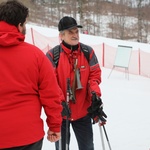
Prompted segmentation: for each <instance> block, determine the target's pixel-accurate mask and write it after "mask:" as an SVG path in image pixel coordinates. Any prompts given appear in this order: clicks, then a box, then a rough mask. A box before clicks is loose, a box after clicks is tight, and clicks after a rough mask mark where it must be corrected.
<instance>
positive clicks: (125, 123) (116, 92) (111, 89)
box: [28, 25, 150, 150]
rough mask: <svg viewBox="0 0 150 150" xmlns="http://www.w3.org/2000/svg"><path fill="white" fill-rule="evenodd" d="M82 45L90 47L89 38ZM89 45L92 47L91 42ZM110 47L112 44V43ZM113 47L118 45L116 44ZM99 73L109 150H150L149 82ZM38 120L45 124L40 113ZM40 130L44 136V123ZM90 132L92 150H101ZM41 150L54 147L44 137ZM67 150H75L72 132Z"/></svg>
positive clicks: (106, 71)
mask: <svg viewBox="0 0 150 150" xmlns="http://www.w3.org/2000/svg"><path fill="white" fill-rule="evenodd" d="M28 27H30V25H28ZM32 27H33V28H34V29H36V30H37V31H39V32H41V33H43V34H44V32H43V31H45V29H42V28H41V27H40V28H38V27H37V26H33V25H32ZM41 30H42V31H41ZM52 31H53V32H52ZM45 33H46V34H47V33H48V32H45ZM57 34H58V31H57V30H51V36H53V35H54V36H56V35H57ZM83 36H86V35H82V38H83ZM82 38H81V40H82ZM105 40H107V39H105ZM85 42H87V44H89V43H91V38H90V39H89V41H88V39H87V38H86V41H85ZM85 42H84V43H85ZM93 42H94V44H95V43H96V41H95V40H94V41H93ZM109 42H110V40H109ZM112 43H113V44H115V43H114V41H113V42H112ZM123 43H124V44H126V45H129V44H130V42H127V41H123ZM117 44H119V43H118V42H117V43H116V45H117ZM135 45H138V46H141V47H142V45H144V46H145V44H141V45H140V44H139V43H135ZM147 67H149V66H147ZM101 69H102V83H101V85H100V88H101V90H102V100H103V103H104V111H105V113H106V114H107V116H108V118H107V124H106V125H105V128H106V132H107V135H108V139H109V142H110V145H111V148H112V150H150V129H149V127H150V120H149V119H150V118H149V117H150V109H149V105H150V102H149V100H150V78H146V77H142V76H138V75H132V74H129V79H128V78H126V74H125V73H124V72H119V71H116V70H113V71H112V73H111V75H110V77H109V78H108V76H109V74H110V72H111V69H106V68H101ZM41 117H42V118H43V120H44V122H45V119H46V116H45V114H44V112H42V115H41ZM44 128H45V133H47V130H48V128H47V125H46V122H45V124H44ZM93 131H94V146H95V150H103V148H102V143H101V137H100V130H99V125H98V124H94V125H93ZM103 137H104V143H105V150H110V149H109V147H108V141H107V140H106V136H105V134H104V132H103ZM42 150H55V144H54V143H51V142H49V141H48V140H47V139H46V134H45V137H44V142H43V149H42ZM70 150H78V146H77V142H76V138H75V135H74V133H73V131H72V129H71V143H70Z"/></svg>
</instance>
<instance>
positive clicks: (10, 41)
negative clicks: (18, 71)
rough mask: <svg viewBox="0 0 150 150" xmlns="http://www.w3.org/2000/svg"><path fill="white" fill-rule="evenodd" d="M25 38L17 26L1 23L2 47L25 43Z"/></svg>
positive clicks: (0, 41)
mask: <svg viewBox="0 0 150 150" xmlns="http://www.w3.org/2000/svg"><path fill="white" fill-rule="evenodd" d="M24 39H25V36H24V35H23V34H22V33H20V32H19V31H18V29H17V28H16V26H14V25H10V24H8V23H6V22H4V21H0V46H5V47H6V46H13V45H18V44H20V43H21V42H23V41H24Z"/></svg>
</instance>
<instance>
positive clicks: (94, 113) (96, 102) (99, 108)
mask: <svg viewBox="0 0 150 150" xmlns="http://www.w3.org/2000/svg"><path fill="white" fill-rule="evenodd" d="M87 111H88V115H89V116H90V117H91V118H92V119H93V124H94V123H97V122H98V121H99V120H100V121H101V125H103V124H105V123H106V119H105V118H107V115H106V114H105V113H104V111H103V103H102V100H101V98H99V97H98V96H97V95H96V93H95V92H92V104H91V106H90V107H89V108H88V109H87Z"/></svg>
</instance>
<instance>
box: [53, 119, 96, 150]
mask: <svg viewBox="0 0 150 150" xmlns="http://www.w3.org/2000/svg"><path fill="white" fill-rule="evenodd" d="M70 124H71V125H72V128H73V131H74V133H75V136H76V139H77V143H78V147H79V150H94V144H93V129H92V123H91V118H90V117H89V116H86V117H83V118H81V119H78V120H76V121H72V122H70V121H69V125H68V145H69V143H70ZM55 146H56V150H59V142H56V143H55ZM61 147H62V150H66V148H65V147H66V120H63V122H62V128H61ZM68 150H69V146H68Z"/></svg>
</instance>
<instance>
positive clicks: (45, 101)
mask: <svg viewBox="0 0 150 150" xmlns="http://www.w3.org/2000/svg"><path fill="white" fill-rule="evenodd" d="M0 69H1V71H0V149H2V148H9V147H15V146H22V145H28V144H31V143H34V142H36V141H38V140H40V139H42V138H43V136H44V130H43V121H42V119H41V118H40V116H41V108H42V106H43V107H44V109H45V112H46V114H47V125H48V126H49V128H50V130H51V131H54V132H60V127H61V121H62V118H61V111H62V106H61V104H60V102H61V97H60V92H59V91H60V88H59V86H58V84H57V79H56V76H55V73H54V69H53V67H52V65H51V63H50V62H49V60H48V59H47V57H46V56H45V55H44V53H43V52H42V51H41V50H39V49H38V48H37V47H35V46H33V45H30V44H28V43H25V42H24V35H23V34H21V33H20V32H18V29H17V28H16V27H15V26H12V25H9V24H7V23H5V22H2V21H0Z"/></svg>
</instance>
